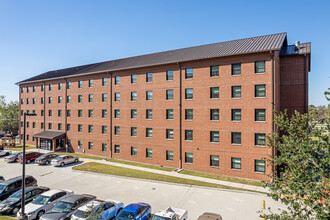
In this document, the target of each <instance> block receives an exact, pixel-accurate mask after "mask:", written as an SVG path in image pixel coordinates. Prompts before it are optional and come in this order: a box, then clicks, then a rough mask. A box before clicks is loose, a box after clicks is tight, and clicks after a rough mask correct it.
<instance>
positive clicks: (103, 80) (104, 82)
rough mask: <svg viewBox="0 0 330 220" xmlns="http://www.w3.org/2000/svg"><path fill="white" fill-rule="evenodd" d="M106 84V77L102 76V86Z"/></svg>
mask: <svg viewBox="0 0 330 220" xmlns="http://www.w3.org/2000/svg"><path fill="white" fill-rule="evenodd" d="M107 85H108V79H107V78H102V86H107Z"/></svg>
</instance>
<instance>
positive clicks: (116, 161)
mask: <svg viewBox="0 0 330 220" xmlns="http://www.w3.org/2000/svg"><path fill="white" fill-rule="evenodd" d="M108 161H109V162H114V163H121V164H126V165H132V166H138V167H145V168H150V169H155V170H163V171H168V172H172V171H173V170H175V168H173V167H161V166H157V165H151V164H144V163H138V162H132V161H126V160H117V159H109V160H108Z"/></svg>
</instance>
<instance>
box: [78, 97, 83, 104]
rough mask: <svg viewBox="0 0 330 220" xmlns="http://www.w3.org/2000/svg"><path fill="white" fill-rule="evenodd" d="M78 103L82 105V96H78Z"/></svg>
mask: <svg viewBox="0 0 330 220" xmlns="http://www.w3.org/2000/svg"><path fill="white" fill-rule="evenodd" d="M78 103H82V95H78Z"/></svg>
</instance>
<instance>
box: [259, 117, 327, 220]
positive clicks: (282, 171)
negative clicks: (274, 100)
mask: <svg viewBox="0 0 330 220" xmlns="http://www.w3.org/2000/svg"><path fill="white" fill-rule="evenodd" d="M315 115H316V113H315V112H311V113H308V114H307V113H306V114H300V113H299V112H295V114H294V115H292V116H290V117H289V116H288V115H287V113H286V111H285V112H281V113H278V114H275V117H274V123H275V125H276V127H277V131H275V132H274V133H273V134H272V135H270V136H268V138H267V140H268V145H269V146H270V147H271V148H275V149H276V150H277V152H278V154H277V155H276V156H275V157H274V158H270V157H269V158H270V159H269V158H268V159H267V160H268V163H270V164H272V165H274V166H275V167H276V169H275V170H276V171H275V173H274V175H271V176H270V177H271V178H272V181H271V182H266V184H265V186H266V187H269V189H270V193H269V194H268V196H270V197H271V198H273V199H274V200H276V201H278V200H280V201H281V202H282V203H284V204H285V205H287V210H281V212H280V214H276V213H273V212H272V210H270V214H268V215H266V218H267V219H329V218H330V205H329V204H330V179H329V171H330V156H329V150H330V144H329V143H330V135H329V134H328V133H327V132H329V131H330V121H329V119H327V121H326V122H325V124H324V126H323V127H321V128H316V127H315V125H316V122H314V121H315Z"/></svg>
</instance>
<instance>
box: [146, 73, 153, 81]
mask: <svg viewBox="0 0 330 220" xmlns="http://www.w3.org/2000/svg"><path fill="white" fill-rule="evenodd" d="M146 81H147V82H152V73H147V75H146Z"/></svg>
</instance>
